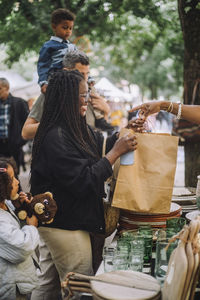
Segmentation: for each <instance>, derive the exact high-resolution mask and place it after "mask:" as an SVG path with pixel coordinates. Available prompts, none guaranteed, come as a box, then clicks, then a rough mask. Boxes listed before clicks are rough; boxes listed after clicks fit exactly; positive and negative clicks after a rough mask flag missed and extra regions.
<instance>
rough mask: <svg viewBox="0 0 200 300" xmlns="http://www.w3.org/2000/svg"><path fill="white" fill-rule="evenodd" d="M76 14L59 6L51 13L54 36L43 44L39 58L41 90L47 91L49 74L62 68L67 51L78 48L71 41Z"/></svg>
mask: <svg viewBox="0 0 200 300" xmlns="http://www.w3.org/2000/svg"><path fill="white" fill-rule="evenodd" d="M74 20H75V15H74V14H73V13H72V12H70V11H69V10H67V9H64V8H58V9H56V10H55V11H53V13H52V15H51V26H52V29H53V32H54V34H55V35H54V36H52V37H51V38H50V40H49V41H48V42H46V43H44V45H43V46H42V48H41V49H40V55H39V60H38V65H37V67H38V76H39V80H38V83H39V85H40V86H41V92H42V93H45V92H46V88H47V85H48V78H49V76H50V75H51V74H52V73H53V72H55V71H56V70H59V69H62V60H63V57H64V55H65V53H66V52H67V51H73V50H76V46H75V45H74V44H72V43H70V42H69V40H68V39H69V37H70V36H71V34H72V30H73V26H74Z"/></svg>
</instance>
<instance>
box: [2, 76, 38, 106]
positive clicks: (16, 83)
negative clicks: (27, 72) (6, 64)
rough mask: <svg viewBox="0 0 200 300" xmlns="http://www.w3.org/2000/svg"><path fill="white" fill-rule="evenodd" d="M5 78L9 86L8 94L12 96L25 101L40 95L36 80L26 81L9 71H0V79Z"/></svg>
mask: <svg viewBox="0 0 200 300" xmlns="http://www.w3.org/2000/svg"><path fill="white" fill-rule="evenodd" d="M2 77H4V78H6V79H7V80H8V81H9V84H10V92H11V93H12V94H13V96H16V97H21V98H23V99H25V100H28V99H30V98H36V97H38V96H39V95H40V87H39V85H38V83H37V81H36V80H33V81H27V80H25V79H24V78H23V77H22V76H21V75H19V74H17V73H15V72H13V71H11V70H9V71H0V78H2Z"/></svg>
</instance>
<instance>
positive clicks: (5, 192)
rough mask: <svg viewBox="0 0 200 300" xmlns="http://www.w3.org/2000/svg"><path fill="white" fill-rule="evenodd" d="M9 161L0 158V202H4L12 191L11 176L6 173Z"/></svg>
mask: <svg viewBox="0 0 200 300" xmlns="http://www.w3.org/2000/svg"><path fill="white" fill-rule="evenodd" d="M8 166H9V163H7V162H6V161H5V160H0V202H4V201H5V200H6V199H9V198H10V194H11V191H12V182H11V178H10V176H9V175H8V173H7V169H8Z"/></svg>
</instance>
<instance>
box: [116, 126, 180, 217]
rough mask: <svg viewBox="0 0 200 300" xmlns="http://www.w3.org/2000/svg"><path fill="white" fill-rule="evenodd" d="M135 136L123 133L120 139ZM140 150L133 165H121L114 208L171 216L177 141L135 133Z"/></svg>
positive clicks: (127, 130) (165, 136)
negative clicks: (168, 214)
mask: <svg viewBox="0 0 200 300" xmlns="http://www.w3.org/2000/svg"><path fill="white" fill-rule="evenodd" d="M129 132H132V131H131V130H130V129H123V130H122V132H121V133H120V135H124V134H127V133H129ZM135 135H136V136H137V142H138V147H137V150H136V151H134V154H133V155H134V163H133V165H128V166H124V165H120V168H119V174H118V178H117V183H116V187H115V192H114V196H113V201H112V205H113V206H115V207H119V208H122V209H126V210H130V211H136V212H143V213H155V214H159V213H160V214H161V213H169V210H170V204H171V198H172V191H173V186H174V176H175V170H176V158H177V149H178V137H175V136H171V135H168V134H157V133H135Z"/></svg>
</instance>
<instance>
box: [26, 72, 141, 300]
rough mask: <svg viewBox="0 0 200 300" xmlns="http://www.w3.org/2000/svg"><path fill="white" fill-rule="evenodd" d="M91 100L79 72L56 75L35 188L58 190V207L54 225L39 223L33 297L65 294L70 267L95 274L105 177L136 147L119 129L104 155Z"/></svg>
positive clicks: (36, 160) (37, 151)
mask: <svg viewBox="0 0 200 300" xmlns="http://www.w3.org/2000/svg"><path fill="white" fill-rule="evenodd" d="M87 101H88V87H87V83H86V82H85V80H84V79H83V77H82V75H81V74H80V73H79V72H78V71H66V70H62V71H58V72H56V73H55V74H54V75H53V77H52V79H51V80H50V82H49V84H48V87H47V91H46V94H45V104H44V112H43V115H42V119H41V123H40V125H39V127H38V130H37V133H36V137H35V140H34V144H33V156H32V168H31V192H32V194H33V195H35V194H38V193H43V192H45V191H50V192H52V193H53V196H54V199H55V200H56V202H57V206H58V210H57V214H56V216H55V218H54V221H53V222H52V223H51V224H48V225H42V226H40V227H39V233H40V237H41V242H40V267H41V274H40V275H39V281H40V287H39V288H38V289H36V290H34V292H33V294H32V297H31V300H33V299H34V300H40V299H48V300H49V299H51V300H54V299H55V300H57V299H59V294H60V281H62V280H64V278H65V276H66V274H67V273H68V272H70V271H73V272H79V273H82V274H87V275H91V274H93V270H92V254H91V243H90V236H89V232H93V233H100V234H104V231H105V222H104V209H103V202H102V197H103V196H104V181H106V180H107V178H108V177H110V176H111V174H112V165H113V164H114V162H115V161H116V159H117V158H118V157H119V156H120V155H122V154H123V153H126V152H129V151H133V150H135V149H136V145H137V142H136V139H135V136H134V135H130V136H126V137H122V138H119V139H118V136H117V134H114V135H113V136H111V137H109V138H108V139H107V143H106V155H105V157H103V158H102V145H103V136H102V134H101V133H100V132H94V131H93V130H92V129H91V128H90V127H88V125H87V124H86V120H85V114H86V110H87ZM140 124H142V122H141V123H139V125H138V126H142V125H140ZM132 125H133V126H135V123H134V124H132Z"/></svg>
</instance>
